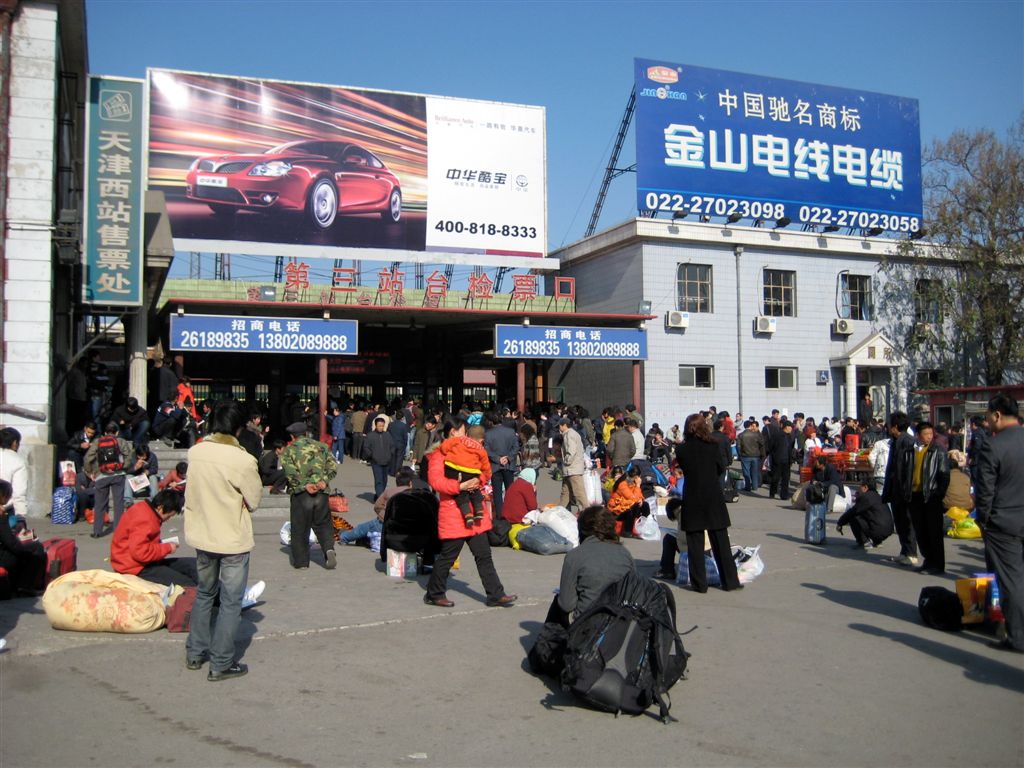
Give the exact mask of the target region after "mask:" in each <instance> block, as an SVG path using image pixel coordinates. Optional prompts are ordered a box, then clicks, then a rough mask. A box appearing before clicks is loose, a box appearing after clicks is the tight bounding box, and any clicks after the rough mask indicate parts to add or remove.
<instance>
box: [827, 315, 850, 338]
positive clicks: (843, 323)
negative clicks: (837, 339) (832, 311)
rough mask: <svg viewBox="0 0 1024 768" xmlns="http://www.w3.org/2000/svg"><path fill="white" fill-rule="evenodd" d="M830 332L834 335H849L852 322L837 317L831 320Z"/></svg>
mask: <svg viewBox="0 0 1024 768" xmlns="http://www.w3.org/2000/svg"><path fill="white" fill-rule="evenodd" d="M832 333H834V334H835V335H836V336H849V335H850V334H851V333H853V323H852V322H850V321H849V320H844V319H843V318H841V317H837V318H836V319H835V320H833V321H832Z"/></svg>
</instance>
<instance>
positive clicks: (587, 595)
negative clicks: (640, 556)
mask: <svg viewBox="0 0 1024 768" xmlns="http://www.w3.org/2000/svg"><path fill="white" fill-rule="evenodd" d="M577 526H578V528H579V532H580V545H579V546H578V547H576V548H575V549H573V550H572V551H570V552H568V553H566V555H565V560H563V561H562V576H561V579H560V580H559V588H558V594H557V595H556V596H555V599H554V600H552V601H551V607H550V608H549V609H548V615H547V618H546V619H545V620H544V621H545V622H554V623H556V624H561V625H562V626H563V627H566V628H568V626H569V621H570V616H571V617H572V618H576V617H577V616H579V615H580V614H581V613H583V612H584V611H585V610H587V608H589V607H590V604H591V603H593V602H594V600H596V599H597V598H598V597H599V596H600V594H601V593H602V592H603V591H604V590H605V588H606V587H607V586H608V585H609V584H614V583H616V582H617V581H619V580H620V579H622V577H623V576H625V575H626V574H627V573H636V563H635V562H634V561H633V556H632V555H631V554H630V553H629V550H628V549H626V548H625V547H624V546H622V542H621V541H619V536H618V534H617V533H616V532H615V516H614V515H613V514H612V513H611V512H609V511H608V510H607V509H605V508H604V507H602V506H599V505H594V506H591V507H587V508H586V509H584V510H583V511H582V512H580V516H579V520H578V521H577Z"/></svg>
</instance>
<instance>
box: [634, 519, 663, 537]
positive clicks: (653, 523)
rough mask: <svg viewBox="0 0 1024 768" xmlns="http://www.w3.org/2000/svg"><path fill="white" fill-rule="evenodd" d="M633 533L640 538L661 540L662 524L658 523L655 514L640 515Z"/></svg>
mask: <svg viewBox="0 0 1024 768" xmlns="http://www.w3.org/2000/svg"><path fill="white" fill-rule="evenodd" d="M633 533H635V534H636V537H637V538H638V539H643V540H644V541H661V526H659V525H658V521H657V520H655V519H654V515H653V514H651V515H647V516H646V517H643V516H641V517H638V518H637V519H636V523H635V524H634V525H633Z"/></svg>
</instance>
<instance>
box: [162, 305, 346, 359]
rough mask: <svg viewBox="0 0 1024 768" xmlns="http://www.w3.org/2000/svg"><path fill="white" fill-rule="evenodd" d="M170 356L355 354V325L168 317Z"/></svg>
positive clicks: (293, 319)
mask: <svg viewBox="0 0 1024 768" xmlns="http://www.w3.org/2000/svg"><path fill="white" fill-rule="evenodd" d="M170 348H171V350H172V351H174V352H285V353H288V354H298V355H357V354H359V323H357V322H356V321H355V320H333V319H332V320H320V319H311V318H308V317H252V316H249V315H245V316H237V317H232V316H230V315H181V316H179V315H171V333H170Z"/></svg>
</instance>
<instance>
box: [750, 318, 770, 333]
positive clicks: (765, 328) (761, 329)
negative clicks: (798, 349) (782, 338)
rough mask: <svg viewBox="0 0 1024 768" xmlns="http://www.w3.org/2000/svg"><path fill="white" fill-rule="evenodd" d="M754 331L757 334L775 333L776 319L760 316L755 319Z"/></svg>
mask: <svg viewBox="0 0 1024 768" xmlns="http://www.w3.org/2000/svg"><path fill="white" fill-rule="evenodd" d="M754 331H755V332H757V333H775V318H774V317H768V316H766V315H758V316H757V317H755V318H754Z"/></svg>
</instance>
